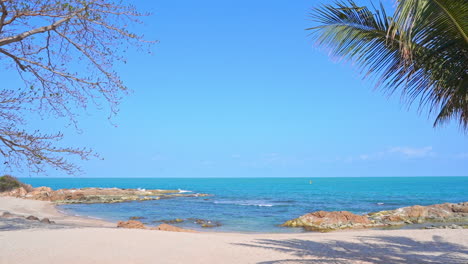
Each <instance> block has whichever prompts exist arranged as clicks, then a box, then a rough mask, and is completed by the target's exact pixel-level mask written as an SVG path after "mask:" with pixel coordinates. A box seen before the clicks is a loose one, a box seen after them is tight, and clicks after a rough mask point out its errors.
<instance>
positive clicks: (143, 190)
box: [137, 188, 146, 192]
mask: <svg viewBox="0 0 468 264" xmlns="http://www.w3.org/2000/svg"><path fill="white" fill-rule="evenodd" d="M137 190H139V191H142V192H146V189H145V188H137Z"/></svg>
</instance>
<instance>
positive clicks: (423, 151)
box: [343, 146, 436, 162]
mask: <svg viewBox="0 0 468 264" xmlns="http://www.w3.org/2000/svg"><path fill="white" fill-rule="evenodd" d="M435 155H436V154H435V152H434V151H432V147H431V146H428V147H422V148H415V147H392V148H389V149H387V150H384V151H379V152H374V153H363V154H360V155H356V156H351V157H347V158H345V159H343V160H344V161H345V162H354V161H370V160H379V159H383V158H389V157H392V156H393V157H395V156H396V157H403V158H426V157H434V156H435Z"/></svg>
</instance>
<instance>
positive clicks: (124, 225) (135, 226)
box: [117, 220, 196, 232]
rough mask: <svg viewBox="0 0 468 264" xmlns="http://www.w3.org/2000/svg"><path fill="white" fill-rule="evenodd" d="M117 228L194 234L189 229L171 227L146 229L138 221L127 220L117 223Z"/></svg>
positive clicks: (165, 225)
mask: <svg viewBox="0 0 468 264" xmlns="http://www.w3.org/2000/svg"><path fill="white" fill-rule="evenodd" d="M117 227H120V228H130V229H149V230H160V231H171V232H196V231H194V230H190V229H184V228H180V227H177V226H173V225H168V224H160V225H158V226H157V227H147V226H146V225H145V224H143V223H142V222H140V221H136V220H128V221H119V222H118V223H117Z"/></svg>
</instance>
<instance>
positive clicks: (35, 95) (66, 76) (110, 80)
mask: <svg viewBox="0 0 468 264" xmlns="http://www.w3.org/2000/svg"><path fill="white" fill-rule="evenodd" d="M144 15H147V14H142V13H139V12H137V11H136V9H135V7H133V6H130V5H126V4H124V3H122V1H111V0H0V69H1V68H2V67H3V68H4V69H6V68H8V67H13V69H16V71H17V73H18V78H20V79H21V80H22V82H23V83H24V87H23V88H21V89H19V90H17V89H11V87H2V86H3V85H4V83H5V82H1V80H0V161H1V162H2V164H3V166H4V167H5V168H13V167H14V168H21V167H24V166H27V167H28V169H29V170H30V171H32V172H35V173H39V172H44V171H45V170H46V168H47V167H53V168H57V169H60V170H63V171H64V172H66V173H68V174H73V173H76V172H78V171H79V167H77V166H76V165H75V164H73V163H71V162H69V161H68V160H67V159H66V158H65V157H66V156H67V155H72V156H73V155H74V156H77V157H79V158H81V159H88V158H89V157H90V156H91V155H93V152H92V151H91V150H89V149H85V148H67V147H60V146H59V144H58V141H59V140H60V139H61V138H62V136H63V135H62V134H61V133H60V132H58V133H56V134H43V133H41V132H40V131H25V130H24V129H22V127H24V126H25V125H26V124H25V119H24V118H23V116H24V115H25V114H28V113H31V112H34V113H38V114H40V115H44V114H52V115H53V116H55V117H62V118H68V119H69V120H71V121H72V122H73V123H75V124H76V121H77V119H76V117H77V113H78V112H79V110H80V109H83V108H86V107H88V106H89V105H90V104H92V105H96V106H98V107H102V106H106V107H108V108H109V109H110V115H109V118H110V117H111V116H112V115H114V114H116V113H117V110H118V104H119V102H120V100H121V98H122V96H123V95H125V94H126V92H127V87H125V85H124V84H123V82H122V80H121V79H120V77H119V75H118V74H117V73H116V72H115V71H114V70H113V67H114V64H115V63H117V62H123V63H125V56H123V55H122V54H124V52H125V51H126V50H127V49H128V48H134V47H138V48H142V47H143V46H145V45H146V44H147V43H149V42H145V41H144V40H143V38H142V36H140V35H136V34H134V33H132V32H130V31H129V30H128V28H129V27H131V26H132V25H135V23H140V20H139V18H140V17H141V16H144Z"/></svg>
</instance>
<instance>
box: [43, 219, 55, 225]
mask: <svg viewBox="0 0 468 264" xmlns="http://www.w3.org/2000/svg"><path fill="white" fill-rule="evenodd" d="M41 223H44V224H55V222H54V221H50V219H49V218H42V220H41Z"/></svg>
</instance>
